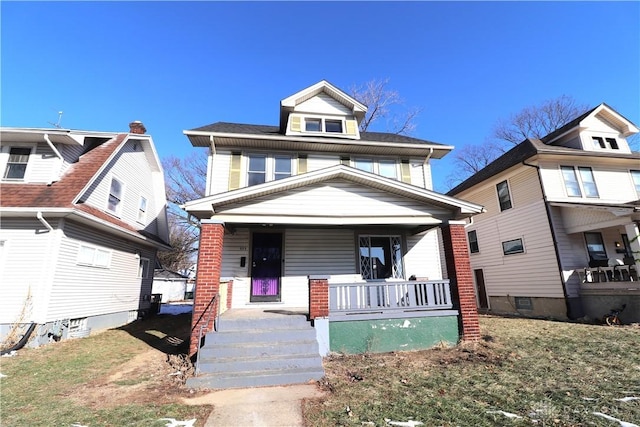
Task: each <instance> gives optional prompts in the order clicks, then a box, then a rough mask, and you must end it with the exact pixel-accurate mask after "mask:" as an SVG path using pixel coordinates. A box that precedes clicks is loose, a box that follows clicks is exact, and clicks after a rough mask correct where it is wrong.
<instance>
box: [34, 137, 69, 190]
mask: <svg viewBox="0 0 640 427" xmlns="http://www.w3.org/2000/svg"><path fill="white" fill-rule="evenodd" d="M61 165H62V160H60V158H58V156H56V154H55V153H54V152H53V150H52V149H51V147H49V146H48V145H47V144H44V143H43V144H38V146H37V148H36V150H35V152H32V155H31V157H30V158H29V165H28V168H29V176H28V180H29V182H51V181H53V180H54V179H55V178H57V177H58V173H59V170H60V166H61Z"/></svg>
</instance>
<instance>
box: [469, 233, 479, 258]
mask: <svg viewBox="0 0 640 427" xmlns="http://www.w3.org/2000/svg"><path fill="white" fill-rule="evenodd" d="M467 237H468V240H469V252H471V253H472V254H475V253H478V252H480V247H479V246H478V234H477V233H476V230H471V231H470V232H468V233H467Z"/></svg>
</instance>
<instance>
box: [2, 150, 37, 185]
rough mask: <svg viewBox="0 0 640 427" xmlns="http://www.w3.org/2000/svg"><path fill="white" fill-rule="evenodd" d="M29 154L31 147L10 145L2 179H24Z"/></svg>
mask: <svg viewBox="0 0 640 427" xmlns="http://www.w3.org/2000/svg"><path fill="white" fill-rule="evenodd" d="M30 154H31V148H29V147H11V148H10V149H9V160H8V161H7V168H6V169H5V171H4V179H24V176H25V174H26V172H27V163H29V155H30Z"/></svg>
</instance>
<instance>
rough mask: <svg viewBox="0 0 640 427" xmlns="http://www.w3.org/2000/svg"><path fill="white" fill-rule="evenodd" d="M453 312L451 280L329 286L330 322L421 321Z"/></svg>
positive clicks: (335, 284) (336, 284)
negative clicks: (441, 312) (428, 314)
mask: <svg viewBox="0 0 640 427" xmlns="http://www.w3.org/2000/svg"><path fill="white" fill-rule="evenodd" d="M452 308H453V303H452V301H451V289H450V286H449V280H448V279H443V280H428V281H418V280H410V281H403V282H358V283H333V284H329V319H333V320H340V319H355V318H363V317H367V318H370V317H380V316H388V317H392V318H398V317H419V316H423V315H425V312H433V311H435V310H450V309H452Z"/></svg>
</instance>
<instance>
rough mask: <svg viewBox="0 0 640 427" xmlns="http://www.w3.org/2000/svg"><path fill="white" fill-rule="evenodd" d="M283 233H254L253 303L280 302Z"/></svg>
mask: <svg viewBox="0 0 640 427" xmlns="http://www.w3.org/2000/svg"><path fill="white" fill-rule="evenodd" d="M281 273H282V233H253V246H252V250H251V302H259V301H263V302H264V301H271V302H273V301H280V275H281Z"/></svg>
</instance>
